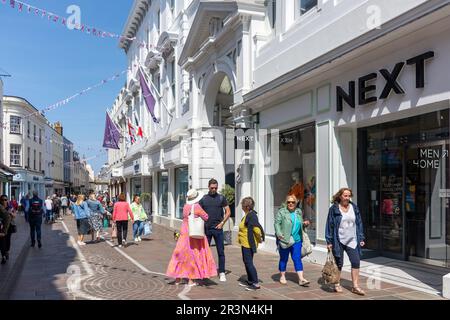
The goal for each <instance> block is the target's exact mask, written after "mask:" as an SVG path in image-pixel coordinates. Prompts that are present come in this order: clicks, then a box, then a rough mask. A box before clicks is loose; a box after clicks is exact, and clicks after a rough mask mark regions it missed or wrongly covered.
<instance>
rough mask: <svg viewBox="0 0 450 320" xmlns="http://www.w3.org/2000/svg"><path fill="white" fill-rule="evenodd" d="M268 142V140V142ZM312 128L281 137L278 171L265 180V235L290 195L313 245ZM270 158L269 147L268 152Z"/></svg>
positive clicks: (299, 129)
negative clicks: (306, 226)
mask: <svg viewBox="0 0 450 320" xmlns="http://www.w3.org/2000/svg"><path fill="white" fill-rule="evenodd" d="M270 140H271V139H268V141H269V142H270ZM315 140H316V139H315V125H314V124H310V125H307V126H303V127H300V128H296V129H292V130H289V131H285V132H282V133H280V136H279V155H278V156H279V160H278V161H279V170H278V172H276V173H275V174H274V175H267V176H266V177H265V179H266V181H265V182H266V183H265V185H266V199H267V201H266V205H267V207H266V215H265V220H266V221H265V227H266V231H267V234H269V235H274V234H275V228H274V221H275V216H276V214H277V212H278V210H279V209H280V208H281V207H282V206H284V205H285V200H286V196H287V195H288V194H293V195H295V196H296V197H297V199H298V200H299V207H300V208H301V209H302V212H303V218H304V220H309V221H310V223H311V224H310V226H309V227H308V229H307V232H308V235H309V237H310V239H311V241H312V242H313V243H315V239H316V176H315V175H316V150H315ZM267 152H268V154H267V156H268V157H271V146H270V144H269V147H268V150H267Z"/></svg>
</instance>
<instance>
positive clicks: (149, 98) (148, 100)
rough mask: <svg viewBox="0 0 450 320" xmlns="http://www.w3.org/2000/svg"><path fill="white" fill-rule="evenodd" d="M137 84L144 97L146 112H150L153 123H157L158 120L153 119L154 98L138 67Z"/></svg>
mask: <svg viewBox="0 0 450 320" xmlns="http://www.w3.org/2000/svg"><path fill="white" fill-rule="evenodd" d="M139 82H140V84H141V89H142V95H143V96H144V100H145V104H146V105H147V109H148V112H150V114H151V116H152V119H153V122H154V123H159V120H158V119H156V117H155V104H156V101H155V98H154V97H153V95H152V93H151V92H150V88H149V87H148V84H147V81H145V78H144V74H143V73H142V70H141V68H140V67H139Z"/></svg>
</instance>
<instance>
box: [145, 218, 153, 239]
mask: <svg viewBox="0 0 450 320" xmlns="http://www.w3.org/2000/svg"><path fill="white" fill-rule="evenodd" d="M151 234H152V224H151V223H150V221H146V222H145V223H144V236H149V235H151Z"/></svg>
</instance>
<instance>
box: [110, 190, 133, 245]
mask: <svg viewBox="0 0 450 320" xmlns="http://www.w3.org/2000/svg"><path fill="white" fill-rule="evenodd" d="M128 217H130V218H131V223H133V221H134V216H133V211H131V208H130V204H129V203H128V202H126V197H125V194H124V193H121V194H120V195H119V197H118V201H117V202H116V203H115V204H114V211H113V221H114V222H115V223H116V227H117V241H118V245H119V248H121V247H122V246H124V247H126V246H127V233H128Z"/></svg>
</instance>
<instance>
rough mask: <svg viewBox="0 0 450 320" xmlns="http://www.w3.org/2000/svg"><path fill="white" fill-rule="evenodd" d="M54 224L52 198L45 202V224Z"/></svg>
mask: <svg viewBox="0 0 450 320" xmlns="http://www.w3.org/2000/svg"><path fill="white" fill-rule="evenodd" d="M50 222H53V201H52V199H51V198H50V196H48V197H47V199H46V200H45V223H50Z"/></svg>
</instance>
